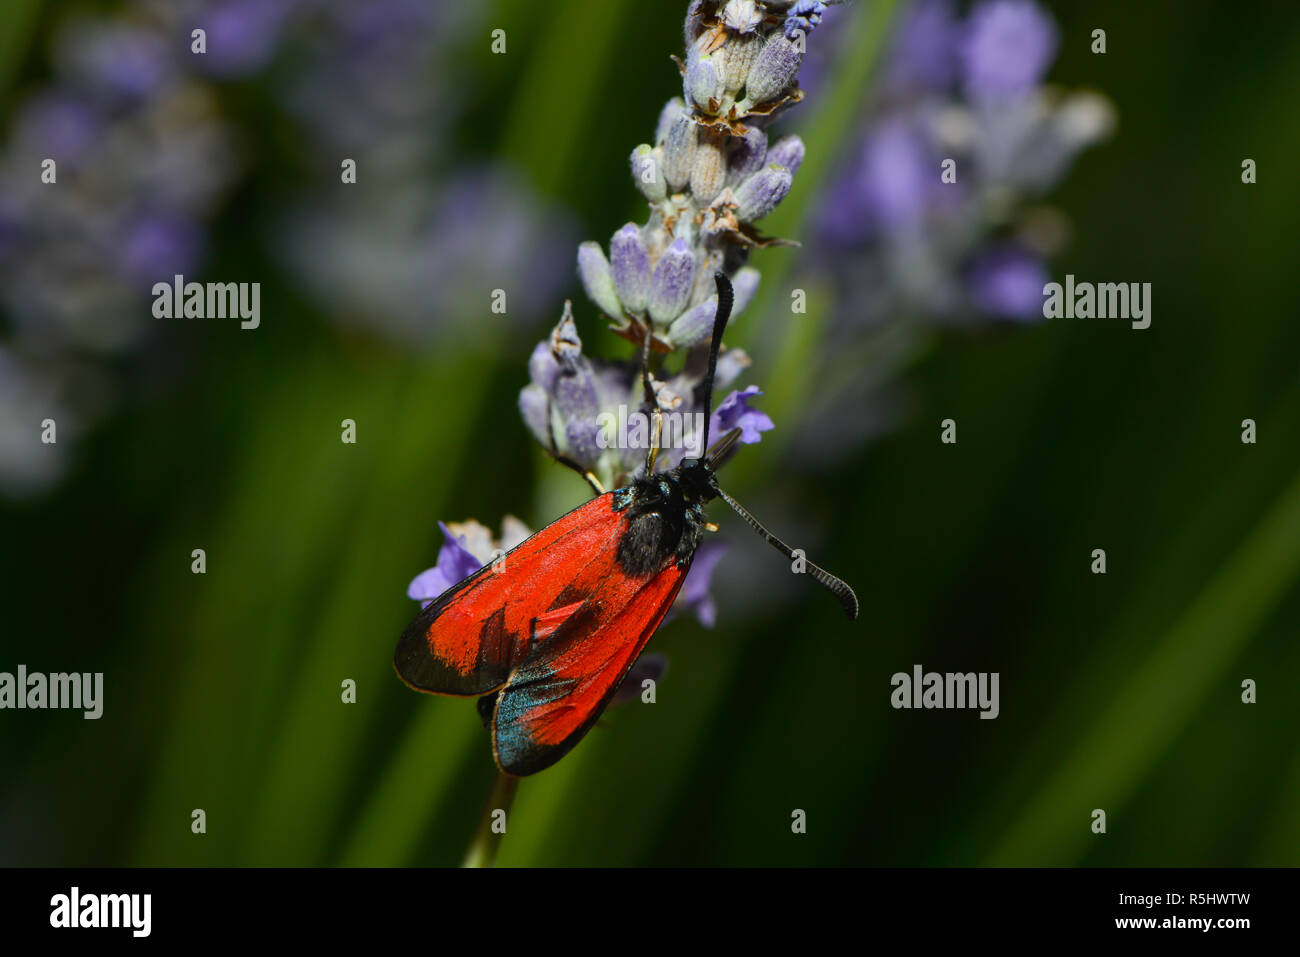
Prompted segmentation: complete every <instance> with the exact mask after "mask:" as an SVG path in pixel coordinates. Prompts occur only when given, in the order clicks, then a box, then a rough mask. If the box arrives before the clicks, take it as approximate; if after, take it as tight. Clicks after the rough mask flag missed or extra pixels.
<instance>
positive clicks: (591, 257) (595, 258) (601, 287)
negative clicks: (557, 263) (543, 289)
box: [578, 242, 623, 319]
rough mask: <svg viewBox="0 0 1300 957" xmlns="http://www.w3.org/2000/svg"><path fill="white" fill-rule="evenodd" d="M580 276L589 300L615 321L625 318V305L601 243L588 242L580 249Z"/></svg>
mask: <svg viewBox="0 0 1300 957" xmlns="http://www.w3.org/2000/svg"><path fill="white" fill-rule="evenodd" d="M578 275H580V276H581V277H582V288H583V289H585V290H587V298H589V299H590V300H591V301H592V302H594V303H595V304H596V305H597V306H599V307H600V310H601V312H603V313H605V315H607V316H612V317H614V318H615V319H621V318H622V317H623V305H622V303H620V302H619V301H618V293H617V292H616V291H615V290H614V275H613V273H612V272H611V271H610V268H609V260H608V259H606V258H605V251H604V250H603V249H601V248H600V244H599V243H593V242H586V243H583V244H582V245H581V246H579V247H578Z"/></svg>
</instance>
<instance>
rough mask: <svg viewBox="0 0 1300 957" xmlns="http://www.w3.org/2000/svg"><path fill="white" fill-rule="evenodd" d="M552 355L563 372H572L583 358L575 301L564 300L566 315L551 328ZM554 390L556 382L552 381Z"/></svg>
mask: <svg viewBox="0 0 1300 957" xmlns="http://www.w3.org/2000/svg"><path fill="white" fill-rule="evenodd" d="M549 344H550V347H551V355H553V356H554V357H555V361H556V362H558V363H559V365H560V371H561V373H564V372H572V371H573V369H574V367H575V366H576V365H577V364H578V362H579V361H580V360H581V359H582V340H581V339H579V338H578V327H577V325H576V324H575V323H574V321H573V303H572V302H570V301H569V300H568V299H566V300H564V315H562V316H560V321H559V322H557V323H556V324H555V328H554V329H552V330H551V338H550V340H549ZM552 391H554V383H552Z"/></svg>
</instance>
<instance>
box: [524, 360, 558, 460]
mask: <svg viewBox="0 0 1300 957" xmlns="http://www.w3.org/2000/svg"><path fill="white" fill-rule="evenodd" d="M543 348H545V346H544V345H543ZM519 415H520V416H521V417H522V418H523V420H524V425H526V426H528V431H529V432H531V433H533V438H535V439H536V440H537V441H538V442H540V443H541V444H542V447H543V448H547V449H549V448H550V447H551V397H550V396H549V395H548V394H547V392H546V390H545V389H543V388H542V387H541V386H540V385H526V386H524V387H523V388H522V389H520V390H519Z"/></svg>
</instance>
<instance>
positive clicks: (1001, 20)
mask: <svg viewBox="0 0 1300 957" xmlns="http://www.w3.org/2000/svg"><path fill="white" fill-rule="evenodd" d="M1059 43H1060V36H1059V34H1058V32H1057V29H1056V24H1055V23H1053V22H1052V20H1051V18H1050V17H1049V16H1048V15H1047V14H1046V13H1044V12H1043V11H1042V10H1041V9H1040V8H1039V7H1038V5H1037V4H1035V3H1033V2H1032V0H986V2H984V3H981V4H979V5H978V6H976V7H975V8H974V10H973V11H972V12H971V16H970V20H969V22H968V24H967V27H966V33H965V36H964V38H963V40H962V43H961V59H962V66H963V70H964V73H963V79H962V82H963V86H964V88H965V90H966V94H967V96H969V97H970V98H971V99H973V100H976V101H982V100H1005V99H1014V98H1016V97H1019V96H1022V95H1024V94H1026V93H1029V92H1030V91H1032V90H1033V89H1034V87H1036V86H1037V85H1038V84H1039V83H1040V82H1041V81H1042V79H1043V77H1044V76H1045V75H1046V74H1047V69H1048V67H1050V66H1051V64H1052V61H1053V60H1054V59H1055V58H1056V50H1057V46H1058V45H1059Z"/></svg>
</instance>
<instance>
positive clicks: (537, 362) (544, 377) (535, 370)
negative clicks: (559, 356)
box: [528, 342, 560, 392]
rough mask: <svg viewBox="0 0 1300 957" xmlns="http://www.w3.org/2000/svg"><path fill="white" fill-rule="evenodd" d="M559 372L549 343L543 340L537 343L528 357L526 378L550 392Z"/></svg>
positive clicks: (558, 365) (558, 366)
mask: <svg viewBox="0 0 1300 957" xmlns="http://www.w3.org/2000/svg"><path fill="white" fill-rule="evenodd" d="M559 374H560V364H559V363H558V362H557V361H556V360H555V355H554V353H552V352H551V347H550V345H549V344H548V343H545V342H539V343H537V346H536V347H535V348H534V349H533V354H532V355H531V356H529V357H528V378H529V379H531V380H532V384H533V385H535V386H538V387H539V388H541V389H542V391H544V392H550V391H551V389H553V388H554V387H555V379H556V377H557V376H559Z"/></svg>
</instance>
